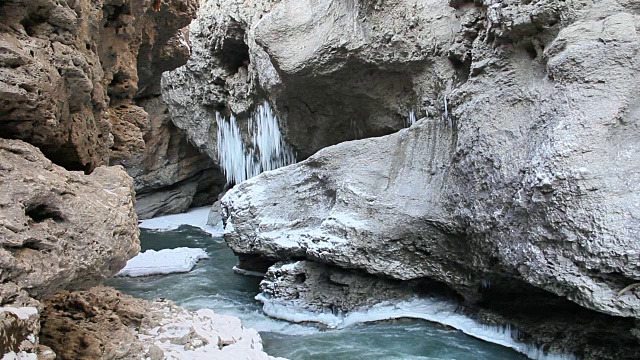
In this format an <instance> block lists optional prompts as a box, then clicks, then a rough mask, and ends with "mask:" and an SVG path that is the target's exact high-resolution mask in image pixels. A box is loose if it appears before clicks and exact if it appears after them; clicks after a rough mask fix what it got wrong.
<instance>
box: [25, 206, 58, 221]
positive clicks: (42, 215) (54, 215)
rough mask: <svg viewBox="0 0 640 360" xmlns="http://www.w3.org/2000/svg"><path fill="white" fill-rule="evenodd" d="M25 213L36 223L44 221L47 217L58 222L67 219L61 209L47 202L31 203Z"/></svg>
mask: <svg viewBox="0 0 640 360" xmlns="http://www.w3.org/2000/svg"><path fill="white" fill-rule="evenodd" d="M24 213H25V215H27V216H28V217H29V218H31V220H33V221H34V222H36V223H41V222H44V221H45V220H47V219H51V220H53V221H55V222H57V223H61V222H64V221H65V219H64V216H63V215H62V213H61V212H60V211H59V210H57V209H55V208H52V207H50V206H49V205H46V204H39V205H31V206H29V207H27V208H26V209H25V211H24Z"/></svg>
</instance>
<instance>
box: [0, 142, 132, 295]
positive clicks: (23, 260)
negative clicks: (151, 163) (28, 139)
mask: <svg viewBox="0 0 640 360" xmlns="http://www.w3.org/2000/svg"><path fill="white" fill-rule="evenodd" d="M0 183H1V184H2V189H3V191H2V192H0V207H1V208H2V209H3V211H2V212H1V213H0V269H1V270H2V275H1V277H0V278H1V280H2V283H7V282H12V283H15V284H17V285H18V286H19V287H20V288H23V289H25V290H26V291H27V292H28V293H29V294H30V295H31V296H34V297H36V298H39V297H43V296H49V295H52V294H53V293H55V292H57V291H58V290H61V289H64V288H82V287H87V286H92V285H95V284H96V283H98V282H100V281H101V280H102V279H104V278H107V277H111V276H113V275H114V274H116V273H117V272H118V271H119V270H120V269H122V268H123V267H124V265H125V264H126V262H127V260H128V259H130V258H131V257H133V256H134V255H136V254H137V253H138V251H139V250H140V245H139V242H138V232H139V230H138V226H137V225H138V224H137V218H136V214H135V212H134V209H133V203H134V193H133V183H132V181H131V178H130V177H129V176H128V175H127V174H126V173H125V172H124V170H123V169H122V168H120V167H110V168H107V167H99V168H97V169H95V171H94V172H93V173H92V174H91V175H88V176H87V175H84V174H82V173H81V172H68V171H66V170H64V169H63V168H61V167H59V166H57V165H54V164H52V163H51V161H49V160H47V159H46V158H45V157H44V156H43V154H42V153H41V152H40V151H39V150H38V149H36V148H35V147H33V146H31V145H29V144H26V143H24V142H22V141H19V140H4V139H0Z"/></svg>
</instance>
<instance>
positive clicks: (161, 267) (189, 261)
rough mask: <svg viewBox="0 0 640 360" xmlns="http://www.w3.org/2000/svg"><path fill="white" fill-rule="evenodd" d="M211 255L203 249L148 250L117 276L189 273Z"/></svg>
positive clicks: (130, 262)
mask: <svg viewBox="0 0 640 360" xmlns="http://www.w3.org/2000/svg"><path fill="white" fill-rule="evenodd" d="M208 258H209V255H207V253H206V252H205V251H204V250H203V249H192V248H185V247H181V248H176V249H163V250H160V251H155V250H147V251H145V252H143V253H140V254H138V255H137V256H136V257H134V258H133V259H131V260H129V261H127V266H125V267H124V269H122V270H120V272H119V273H118V274H117V275H116V276H129V277H139V276H149V275H166V274H173V273H184V272H189V271H191V269H193V268H194V266H196V263H197V262H198V261H199V260H202V259H208Z"/></svg>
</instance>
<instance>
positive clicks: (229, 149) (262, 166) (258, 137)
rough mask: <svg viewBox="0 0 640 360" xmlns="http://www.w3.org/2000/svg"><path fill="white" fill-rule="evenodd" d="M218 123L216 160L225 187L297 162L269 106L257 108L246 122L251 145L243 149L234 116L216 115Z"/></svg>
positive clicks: (267, 104)
mask: <svg viewBox="0 0 640 360" xmlns="http://www.w3.org/2000/svg"><path fill="white" fill-rule="evenodd" d="M216 122H217V123H218V159H219V162H220V167H221V168H222V170H223V171H224V173H225V175H226V177H227V183H233V184H239V183H241V182H243V181H245V180H247V179H249V178H252V177H254V176H256V175H258V174H260V173H261V172H263V171H269V170H274V169H277V168H279V167H282V166H286V165H289V164H293V163H295V162H296V157H295V154H294V153H293V149H291V147H290V146H289V145H287V144H286V142H285V141H284V138H283V137H282V134H281V133H280V128H279V127H278V118H277V117H276V116H275V114H274V113H273V110H272V109H271V106H270V105H269V103H268V102H266V101H265V102H264V103H263V104H262V105H260V106H258V108H257V109H256V111H255V112H254V113H253V115H252V116H251V117H250V118H249V121H248V129H247V130H248V133H249V139H250V141H251V144H249V146H245V144H244V142H243V141H242V133H241V132H240V128H239V127H238V123H237V121H236V118H235V116H233V115H231V117H230V118H229V119H228V120H227V119H226V118H224V117H223V116H222V115H220V114H219V113H216Z"/></svg>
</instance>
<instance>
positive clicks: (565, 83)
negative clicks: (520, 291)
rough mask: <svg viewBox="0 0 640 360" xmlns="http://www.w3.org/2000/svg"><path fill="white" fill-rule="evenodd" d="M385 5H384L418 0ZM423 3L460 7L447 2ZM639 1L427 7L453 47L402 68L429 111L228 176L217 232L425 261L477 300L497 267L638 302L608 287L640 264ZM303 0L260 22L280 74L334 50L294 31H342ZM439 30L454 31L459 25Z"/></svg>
mask: <svg viewBox="0 0 640 360" xmlns="http://www.w3.org/2000/svg"><path fill="white" fill-rule="evenodd" d="M314 6H315V5H314ZM317 6H320V5H317ZM326 6H328V7H330V6H331V5H329V4H328V2H327V5H326ZM333 6H339V5H333ZM340 6H342V5H340ZM380 6H381V10H380V14H390V16H392V15H393V14H398V13H401V11H402V10H406V8H412V9H413V7H414V3H413V2H412V1H397V2H393V3H391V2H389V3H386V2H385V3H384V4H381V5H380ZM424 6H426V7H433V8H436V9H437V11H436V14H444V13H446V11H454V10H453V9H452V10H445V9H442V8H441V7H443V6H445V5H444V4H443V3H441V2H438V3H436V2H433V3H432V2H427V3H426V5H424ZM634 6H635V5H634V4H633V3H628V2H624V3H619V2H616V1H603V2H599V3H597V4H593V3H590V2H581V1H568V2H563V1H545V2H532V3H530V4H523V3H521V2H517V1H506V2H504V3H502V2H501V3H500V4H498V3H495V4H494V3H493V2H489V1H486V2H482V3H478V2H476V3H475V4H469V5H465V6H461V7H459V9H457V10H455V12H456V14H457V15H458V16H459V17H460V21H461V23H460V26H459V27H456V26H454V25H455V21H453V20H452V19H450V20H449V21H450V22H449V26H448V27H447V26H444V27H442V26H441V25H440V24H441V23H440V22H438V21H431V22H421V23H420V26H423V27H424V30H422V31H423V32H422V34H423V36H427V37H428V38H429V39H432V41H434V42H435V43H436V44H438V43H447V42H450V43H449V46H450V49H452V52H451V53H448V54H444V53H442V54H440V55H436V56H447V57H448V56H451V58H452V62H451V63H449V64H447V65H446V66H448V67H449V69H448V70H447V69H439V66H445V65H442V64H441V63H439V62H438V61H439V60H431V59H426V60H425V59H424V58H422V59H416V61H417V63H421V64H423V65H424V67H423V68H420V67H419V66H418V68H419V69H420V70H416V73H415V74H412V75H411V76H410V80H411V81H404V80H402V78H401V77H400V78H398V82H399V83H403V84H413V86H414V89H415V88H416V87H415V86H416V85H415V84H416V83H419V84H422V85H423V87H421V88H419V91H418V94H420V95H424V98H423V99H425V100H424V101H423V102H422V103H421V105H422V111H421V112H420V113H421V114H428V116H427V117H426V118H423V119H422V120H420V121H419V122H418V124H416V125H415V126H413V127H411V128H410V129H408V130H402V131H400V132H399V133H396V134H393V135H389V136H385V137H380V138H375V139H365V140H361V141H354V142H348V143H342V144H339V145H337V146H333V147H329V148H326V149H323V150H321V151H320V152H318V153H317V154H316V155H314V156H312V157H310V158H309V159H308V160H306V161H304V162H302V163H299V164H296V165H293V166H289V167H287V168H283V169H279V170H276V171H273V172H270V173H265V174H262V175H260V176H259V177H257V178H254V179H251V180H249V181H247V182H245V183H243V184H240V185H239V186H237V187H235V188H234V189H232V190H231V191H230V192H229V193H227V195H226V196H225V198H224V199H223V201H222V207H223V213H224V214H223V217H225V218H226V221H227V225H226V234H225V238H226V239H227V241H228V243H229V244H230V245H231V247H232V248H233V249H234V251H236V252H237V253H240V254H254V255H262V256H265V257H267V258H270V259H271V260H273V261H275V260H288V259H292V258H296V259H297V258H306V259H309V260H313V261H318V262H322V263H326V264H330V265H335V266H339V267H343V268H349V269H362V270H365V271H366V272H369V273H371V274H378V275H385V276H390V277H393V278H395V279H400V280H409V279H416V278H420V277H428V278H431V279H434V280H437V281H441V282H443V283H446V284H448V285H449V286H450V287H451V288H453V289H455V290H456V291H457V292H459V293H460V294H461V295H463V296H464V297H465V298H466V299H467V300H468V301H470V302H476V301H480V300H481V298H482V295H481V293H480V291H479V289H481V288H482V283H483V281H489V282H491V280H493V279H498V278H499V279H502V281H503V282H502V286H505V287H506V288H507V289H508V288H509V286H510V285H509V279H511V280H510V281H511V282H512V283H513V284H515V283H518V282H524V283H526V284H529V285H532V286H534V287H536V288H539V289H543V290H544V291H547V292H549V293H552V294H556V295H558V296H561V297H564V298H566V299H569V300H571V301H573V302H575V303H577V304H579V305H581V306H583V307H585V308H587V309H591V310H595V311H599V312H603V313H606V314H610V315H615V316H622V317H632V318H640V297H639V296H638V293H637V291H636V290H634V291H629V292H626V293H624V294H622V295H619V294H618V293H619V292H620V290H622V289H623V288H625V287H626V286H627V285H629V284H632V283H635V282H639V281H640V242H638V238H637V234H640V221H638V216H639V214H640V207H639V206H640V188H639V186H640V185H639V184H640V181H638V179H640V168H639V167H638V161H637V159H638V157H639V156H640V152H639V150H640V142H639V139H640V132H639V130H638V129H639V127H638V121H639V119H640V117H638V111H637V108H638V99H637V96H636V93H637V91H636V90H637V83H638V79H639V78H640V72H639V71H638V69H639V68H640V63H639V62H638V61H639V60H638V57H637V56H635V53H636V52H637V51H638V48H639V46H640V37H639V36H638V30H637V24H638V22H639V18H638V16H637V15H636V14H635V12H634V11H635V10H634V9H635V7H634ZM365 9H368V8H366V6H365V5H361V8H360V11H362V12H363V13H364V12H365ZM296 11H297V10H296V7H294V6H292V5H290V4H289V2H286V1H284V2H281V3H280V5H278V6H276V7H274V8H273V10H272V13H270V14H267V15H265V16H264V17H263V21H261V22H260V23H259V25H258V27H257V28H256V30H255V31H256V34H259V33H260V31H264V35H261V36H263V37H260V36H258V35H256V38H257V39H258V38H259V39H262V40H260V41H258V42H259V43H261V44H262V45H264V48H265V49H266V51H267V53H269V54H270V56H271V58H272V60H274V63H276V64H278V66H277V67H276V68H277V69H279V71H281V73H280V75H281V76H282V77H283V78H284V73H285V72H288V73H291V74H299V75H298V76H304V75H305V74H308V73H314V72H321V71H324V69H325V66H326V67H327V68H328V70H326V71H331V70H332V69H333V67H332V66H331V65H336V64H340V61H341V60H342V59H343V58H344V56H343V55H342V53H340V52H326V53H323V52H313V51H312V50H313V49H299V50H295V51H294V49H293V48H292V47H291V46H287V44H291V43H288V42H287V41H289V40H292V41H294V40H296V39H299V36H300V34H306V35H308V36H310V35H309V34H315V36H313V38H314V39H318V38H322V39H334V38H335V39H343V38H340V37H338V36H335V35H334V32H333V31H337V30H335V28H334V27H333V26H330V25H327V22H326V21H318V22H314V21H313V20H308V21H309V23H306V22H304V21H303V20H299V18H297V17H296V18H294V17H292V16H290V15H292V14H297V13H298V12H296ZM407 11H408V10H407ZM496 11H499V14H498V13H497V12H496ZM340 13H341V14H344V11H343V10H341V12H340ZM287 14H288V15H287ZM276 15H277V16H276ZM380 16H385V15H380ZM442 16H444V15H442ZM362 21H365V20H362ZM366 21H368V20H366ZM366 21H365V22H366ZM443 21H444V20H443ZM303 24H308V25H305V26H303ZM343 27H344V26H343ZM271 28H273V29H274V30H273V31H271V30H270V31H267V29H271ZM387 28H391V26H390V25H388V26H387ZM260 29H265V30H260ZM275 29H279V33H280V37H278V38H277V39H278V40H279V41H278V42H277V44H276V40H275V39H276V38H275V37H274V40H273V45H269V44H271V42H269V38H268V37H265V36H266V34H271V33H272V32H275ZM300 29H304V31H297V30H300ZM441 29H448V30H452V29H455V30H457V31H458V33H457V35H456V36H455V37H454V39H453V40H452V38H451V37H448V36H444V35H442V36H441V37H440V36H439V35H438V34H440V30H441ZM285 30H287V31H285ZM416 31H417V30H416ZM430 32H433V33H432V34H431V33H430ZM375 35H376V34H375V33H374V34H371V36H372V38H373V37H374V36H375ZM347 40H349V39H344V41H345V42H346V43H347V44H349V42H348V41H347ZM335 41H337V40H335ZM301 43H302V42H301ZM278 44H280V45H278ZM373 44H376V43H375V42H373ZM458 45H459V46H458ZM362 46H363V47H365V48H367V50H366V53H368V54H371V56H373V55H374V54H378V55H379V56H380V58H379V59H378V60H379V62H378V63H377V65H376V66H377V67H378V68H390V69H394V68H396V67H397V66H399V64H398V61H399V60H396V59H395V58H394V57H391V56H386V57H385V55H388V54H387V53H386V52H385V51H384V50H383V49H382V48H377V47H373V48H369V47H370V46H371V42H370V43H366V44H364V45H362ZM321 49H322V48H321ZM465 49H466V50H465ZM614 49H615V50H614ZM307 50H308V53H307V52H305V51H307ZM467 50H468V51H467ZM363 51H365V50H362V49H360V48H359V47H355V48H354V49H349V51H348V53H352V52H353V53H356V54H359V53H361V52H363ZM280 53H281V54H282V55H277V54H280ZM311 54H313V55H314V56H311ZM276 55H277V56H276ZM372 58H375V57H372ZM403 58H404V57H403ZM275 60H277V61H275ZM438 64H440V65H438ZM404 65H406V64H403V66H404ZM336 66H338V65H336ZM438 69H439V70H438ZM436 70H437V71H438V73H439V74H441V75H440V76H442V75H443V74H450V75H451V76H450V77H449V78H448V79H445V80H444V81H443V84H444V85H446V86H442V87H440V88H439V90H438V93H436V94H435V95H434V94H432V93H430V92H429V91H428V89H429V87H428V84H429V83H430V81H429V80H425V79H428V74H430V73H431V72H432V71H436ZM283 82H285V83H286V81H284V80H283ZM430 104H431V105H430ZM418 117H421V115H419V116H418ZM284 189H295V190H289V191H287V190H284ZM505 279H506V280H505Z"/></svg>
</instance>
